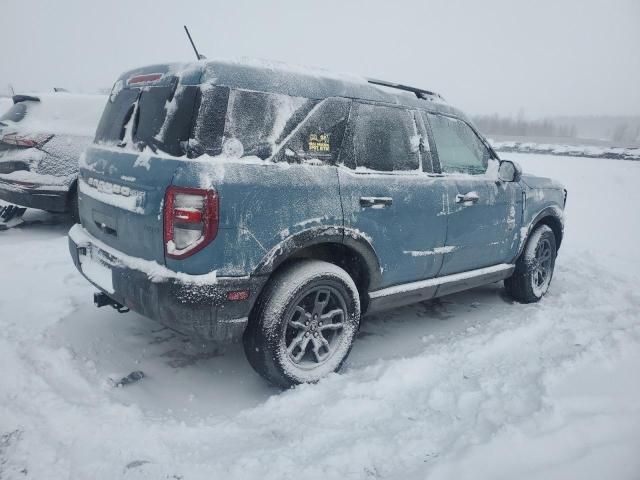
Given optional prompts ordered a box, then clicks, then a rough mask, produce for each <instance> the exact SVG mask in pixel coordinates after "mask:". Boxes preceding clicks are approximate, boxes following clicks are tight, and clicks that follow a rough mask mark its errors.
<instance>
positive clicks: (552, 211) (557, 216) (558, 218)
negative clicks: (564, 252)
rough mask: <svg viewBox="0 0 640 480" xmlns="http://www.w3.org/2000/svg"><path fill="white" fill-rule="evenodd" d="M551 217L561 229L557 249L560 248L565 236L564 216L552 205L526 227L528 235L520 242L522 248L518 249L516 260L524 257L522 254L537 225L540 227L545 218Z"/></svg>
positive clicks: (539, 213) (541, 211) (538, 214)
mask: <svg viewBox="0 0 640 480" xmlns="http://www.w3.org/2000/svg"><path fill="white" fill-rule="evenodd" d="M549 217H551V218H552V219H553V221H554V222H557V224H558V225H559V227H560V231H559V232H558V233H559V234H560V238H559V239H558V245H557V247H558V248H560V243H561V241H562V237H563V236H564V219H563V214H562V210H561V209H560V207H557V206H555V205H550V206H548V207H545V208H543V209H542V210H540V211H539V212H538V213H537V214H536V215H535V216H534V217H533V219H532V220H531V221H530V222H529V225H528V226H527V227H526V228H527V234H526V236H525V237H524V239H522V240H521V241H520V247H519V248H518V253H517V254H516V257H515V258H516V259H517V258H519V257H520V255H522V252H523V251H524V247H525V245H526V244H527V240H529V235H531V232H532V231H533V228H534V227H535V226H536V225H538V224H539V223H540V222H541V221H543V220H544V219H545V218H549ZM554 233H556V232H555V230H554Z"/></svg>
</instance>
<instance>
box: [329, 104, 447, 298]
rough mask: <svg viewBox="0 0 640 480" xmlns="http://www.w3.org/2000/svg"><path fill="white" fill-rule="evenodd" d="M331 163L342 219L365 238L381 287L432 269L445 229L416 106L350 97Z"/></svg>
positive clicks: (440, 184)
mask: <svg viewBox="0 0 640 480" xmlns="http://www.w3.org/2000/svg"><path fill="white" fill-rule="evenodd" d="M340 163H341V164H342V165H341V168H339V170H338V175H339V180H340V191H341V197H342V202H343V209H344V221H345V227H346V228H350V229H352V230H357V231H359V232H361V233H362V234H364V236H365V237H366V238H368V239H369V240H370V242H371V244H372V246H373V248H374V249H375V251H376V254H377V255H378V258H379V261H380V265H381V269H382V285H380V287H386V286H390V285H396V284H401V283H407V282H412V281H416V280H420V279H424V278H428V277H432V276H435V275H436V274H437V272H438V270H439V269H440V266H441V263H442V247H443V246H444V241H445V234H446V216H445V215H444V208H443V198H446V197H443V196H444V195H445V188H444V184H443V182H442V180H441V179H440V178H434V177H431V176H429V175H428V172H430V171H431V169H432V163H431V155H430V151H429V142H428V141H427V140H426V134H425V132H424V125H423V122H422V119H421V118H420V116H419V114H418V113H417V112H414V111H411V110H407V109H405V108H398V107H390V106H382V105H373V104H366V103H357V102H354V104H353V108H352V111H351V115H350V117H349V124H348V128H347V133H346V135H345V141H344V142H343V148H342V151H341V157H340Z"/></svg>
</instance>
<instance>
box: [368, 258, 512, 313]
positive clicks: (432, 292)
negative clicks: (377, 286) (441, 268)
mask: <svg viewBox="0 0 640 480" xmlns="http://www.w3.org/2000/svg"><path fill="white" fill-rule="evenodd" d="M514 269H515V265H510V264H507V263H501V264H500V265H493V266H491V267H485V268H479V269H477V270H471V271H469V272H462V273H454V274H453V275H446V276H444V277H436V278H430V279H429V280H420V281H418V282H412V283H404V284H402V285H394V286H392V287H388V288H383V289H382V290H376V291H375V292H370V293H369V308H368V309H367V313H371V312H378V311H381V310H387V309H389V308H395V307H401V306H404V305H410V304H412V303H417V302H422V301H424V300H429V299H431V298H435V297H441V296H443V295H449V294H451V293H456V292H461V291H463V290H468V289H470V288H474V287H479V286H480V285H486V284H488V283H494V282H499V281H500V280H504V279H505V278H508V277H510V276H511V274H512V273H513V270H514Z"/></svg>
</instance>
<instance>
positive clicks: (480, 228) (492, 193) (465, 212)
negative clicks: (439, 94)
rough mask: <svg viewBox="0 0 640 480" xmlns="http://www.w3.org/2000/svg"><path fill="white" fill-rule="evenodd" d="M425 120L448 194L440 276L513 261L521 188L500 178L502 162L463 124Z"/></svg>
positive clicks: (449, 119)
mask: <svg viewBox="0 0 640 480" xmlns="http://www.w3.org/2000/svg"><path fill="white" fill-rule="evenodd" d="M426 117H427V119H428V123H429V127H430V130H431V134H432V140H433V142H434V144H435V148H434V160H435V161H436V164H437V165H439V167H440V169H441V172H442V173H443V177H442V178H443V179H444V180H445V183H446V190H447V193H446V196H447V201H446V203H447V215H446V217H447V236H446V241H445V247H444V248H445V250H446V254H445V256H444V261H443V264H442V269H441V270H440V273H439V274H440V276H442V275H449V274H453V273H459V272H464V271H468V270H474V269H477V268H482V267H487V266H490V265H496V264H499V263H504V262H508V261H510V260H511V259H512V258H513V254H514V252H515V249H517V228H516V226H519V225H520V224H521V216H522V193H521V188H520V185H519V184H518V183H508V182H501V181H499V180H498V177H497V170H498V159H496V158H492V154H491V152H490V151H489V149H488V148H487V147H486V146H485V144H484V142H483V141H482V140H481V139H480V137H479V136H478V135H477V134H476V133H475V132H474V131H473V129H472V128H471V127H469V125H467V124H466V123H465V122H463V121H462V120H458V119H455V118H452V117H447V116H444V115H438V114H431V113H429V114H426Z"/></svg>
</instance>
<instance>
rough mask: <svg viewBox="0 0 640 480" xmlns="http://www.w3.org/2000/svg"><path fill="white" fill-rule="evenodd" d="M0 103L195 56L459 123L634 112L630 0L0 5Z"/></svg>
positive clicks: (639, 94)
mask: <svg viewBox="0 0 640 480" xmlns="http://www.w3.org/2000/svg"><path fill="white" fill-rule="evenodd" d="M0 3H1V4H2V7H1V8H0V11H1V15H0V35H1V36H2V38H3V47H2V54H1V55H0V91H3V90H4V91H6V87H5V85H7V84H9V83H10V84H12V85H13V86H14V87H15V88H16V90H20V91H33V90H41V89H49V88H51V87H53V86H61V87H66V88H69V89H73V90H78V91H92V90H94V89H96V88H99V87H103V88H104V87H110V86H111V84H112V83H113V81H114V80H115V78H116V77H117V76H118V74H119V73H121V72H123V71H125V70H128V69H130V68H134V67H137V66H141V65H145V64H150V63H156V62H166V61H176V60H177V61H185V60H191V59H193V58H194V54H193V52H192V50H191V47H190V46H189V44H188V42H187V39H186V37H185V35H184V32H183V30H182V25H183V24H185V23H186V24H187V25H188V26H189V27H190V29H191V31H192V34H193V36H194V37H195V40H196V43H197V46H198V48H199V49H200V50H201V52H202V53H204V54H205V55H207V56H208V57H209V58H211V57H216V56H217V57H240V56H247V57H258V58H267V59H274V60H281V61H285V62H292V63H298V64H302V65H311V66H317V67H322V68H326V69H330V70H337V71H342V72H350V73H356V74H362V75H366V76H371V77H376V78H383V79H386V80H390V81H395V82H401V83H408V84H412V85H415V86H419V87H422V88H426V89H433V90H436V91H438V92H440V93H441V94H442V95H443V96H444V97H445V98H446V99H447V100H448V101H450V102H451V103H452V104H454V105H456V106H458V107H461V108H462V109H464V110H466V111H467V112H468V113H471V114H477V113H494V112H497V113H501V114H516V113H517V112H518V111H519V110H520V109H522V110H523V111H524V113H525V114H526V115H527V116H529V117H541V116H550V115H562V114H609V115H616V114H627V115H638V114H640V0H609V1H605V0H602V1H600V0H582V1H579V0H575V1H573V0H565V1H558V0H535V1H534V0H529V1H520V2H518V1H516V0H513V1H507V0H505V1H501V0H484V1H465V2H463V1H444V0H442V1H432V0H428V1H427V0H424V1H419V0H412V1H395V2H392V1H348V0H341V1H334V0H314V1H304V0H292V1H258V0H254V1H231V0H228V1H221V0H217V1H216V0H209V1H207V0H203V1H186V0H182V1H166V0H156V1H153V2H152V1H143V0H127V1H120V0H118V1H107V0H102V1H91V0H60V1H57V2H53V1H35V0H1V1H0Z"/></svg>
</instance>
